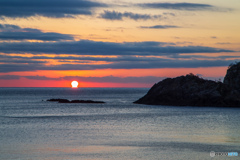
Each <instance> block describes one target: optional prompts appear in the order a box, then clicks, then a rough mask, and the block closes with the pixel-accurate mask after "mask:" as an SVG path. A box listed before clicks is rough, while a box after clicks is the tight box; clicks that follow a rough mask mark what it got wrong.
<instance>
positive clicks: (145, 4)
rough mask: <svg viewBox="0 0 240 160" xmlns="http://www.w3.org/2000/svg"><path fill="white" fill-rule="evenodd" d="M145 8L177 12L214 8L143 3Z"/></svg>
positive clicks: (141, 5) (203, 5)
mask: <svg viewBox="0 0 240 160" xmlns="http://www.w3.org/2000/svg"><path fill="white" fill-rule="evenodd" d="M139 6H140V7H143V8H159V9H175V10H207V9H211V8H213V6H212V5H209V4H201V3H143V4H139Z"/></svg>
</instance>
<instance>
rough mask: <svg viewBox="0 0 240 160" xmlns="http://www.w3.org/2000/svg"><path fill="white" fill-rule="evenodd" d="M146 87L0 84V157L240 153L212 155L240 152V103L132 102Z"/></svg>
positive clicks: (36, 159)
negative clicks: (218, 105) (62, 100)
mask: <svg viewBox="0 0 240 160" xmlns="http://www.w3.org/2000/svg"><path fill="white" fill-rule="evenodd" d="M147 91H148V89H145V88H78V89H72V88H0V160H161V159H163V160H176V159H178V160H193V159H201V160H204V159H231V160H233V159H240V156H239V155H238V156H231V157H230V156H225V155H223V156H217V154H218V153H222V152H223V154H225V153H226V152H227V153H228V152H237V153H238V154H240V109H237V108H215V107H191V106H189V107H179V106H154V105H140V104H133V103H132V102H133V101H135V100H137V99H139V98H140V97H142V96H143V95H145V94H146V93H147ZM50 98H65V99H69V100H73V99H81V100H100V101H105V102H106V103H105V104H62V103H57V102H48V101H46V100H47V99H50ZM211 151H214V152H215V157H213V158H211V157H210V152H211Z"/></svg>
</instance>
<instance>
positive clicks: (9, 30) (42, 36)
mask: <svg viewBox="0 0 240 160" xmlns="http://www.w3.org/2000/svg"><path fill="white" fill-rule="evenodd" d="M0 40H42V41H60V40H73V36H72V35H68V34H60V33H55V32H42V31H41V30H38V29H32V28H21V27H19V26H16V25H9V24H0Z"/></svg>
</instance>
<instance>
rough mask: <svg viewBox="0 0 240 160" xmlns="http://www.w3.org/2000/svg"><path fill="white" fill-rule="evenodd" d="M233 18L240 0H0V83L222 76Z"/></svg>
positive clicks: (235, 55) (233, 51)
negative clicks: (192, 75)
mask: <svg viewBox="0 0 240 160" xmlns="http://www.w3.org/2000/svg"><path fill="white" fill-rule="evenodd" d="M239 17H240V1H239V0H228V1H226V0H210V1H209V0H184V1H183V0H173V1H171V0H170V1H166V0H165V1H164V0H95V1H94V0H34V1H33V0H0V87H71V81H73V80H77V81H78V82H79V87H151V86H152V85H153V84H154V83H157V82H159V81H161V80H163V79H165V78H167V77H171V78H173V77H177V76H181V75H186V74H189V73H193V74H196V75H198V76H200V77H202V78H205V79H211V80H215V81H222V80H223V77H224V76H225V74H226V70H227V68H228V66H229V65H230V64H231V63H235V62H237V61H240V31H239V29H240V20H239Z"/></svg>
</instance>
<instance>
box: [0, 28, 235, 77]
mask: <svg viewBox="0 0 240 160" xmlns="http://www.w3.org/2000/svg"><path fill="white" fill-rule="evenodd" d="M13 27H14V26H13ZM220 52H235V51H233V50H227V49H219V48H213V47H206V46H177V45H176V44H174V43H164V42H154V41H145V42H124V43H113V42H99V41H98V42H97V41H89V40H80V41H59V42H41V43H39V42H2V43H0V53H1V54H0V72H4V73H7V72H17V71H36V70H93V69H107V68H111V69H134V68H139V69H144V68H178V67H185V68H196V67H213V66H215V67H216V66H228V65H229V64H230V63H232V62H234V60H236V59H239V57H230V58H229V59H227V58H226V57H217V58H216V57H214V56H213V57H209V55H211V54H213V55H214V53H220ZM11 53H14V55H13V54H11ZM25 53H31V54H32V56H31V57H29V56H28V57H26V56H25ZM182 53H184V55H182ZM193 53H208V56H199V55H194V54H193ZM42 54H44V55H42ZM48 54H49V55H51V56H47V55H48ZM52 54H54V57H53V55H52ZM62 54H64V55H66V54H69V56H67V57H65V56H64V57H63V56H62ZM226 54H227V53H226ZM92 55H94V56H92ZM96 55H101V56H100V57H98V56H96ZM112 56H114V57H112ZM53 61H54V63H53ZM29 78H30V77H29Z"/></svg>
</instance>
